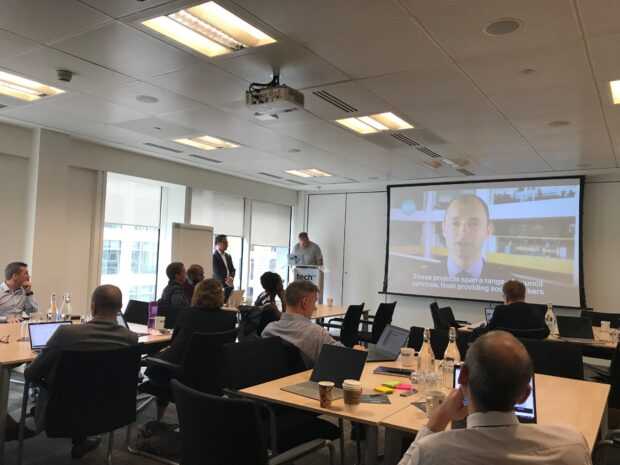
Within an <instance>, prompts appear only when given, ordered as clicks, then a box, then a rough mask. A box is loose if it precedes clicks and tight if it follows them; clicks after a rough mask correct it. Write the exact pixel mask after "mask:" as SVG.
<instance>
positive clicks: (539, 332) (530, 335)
mask: <svg viewBox="0 0 620 465" xmlns="http://www.w3.org/2000/svg"><path fill="white" fill-rule="evenodd" d="M496 329H498V330H501V331H506V332H508V333H510V334H512V335H513V336H514V337H516V338H519V339H539V340H540V339H546V337H547V334H548V331H547V328H535V329H517V328H496Z"/></svg>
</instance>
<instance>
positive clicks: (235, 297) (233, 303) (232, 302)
mask: <svg viewBox="0 0 620 465" xmlns="http://www.w3.org/2000/svg"><path fill="white" fill-rule="evenodd" d="M244 295H245V289H236V290H234V291H232V292H231V293H230V296H229V297H228V300H227V301H226V305H227V306H229V307H238V306H239V305H241V304H243V296H244Z"/></svg>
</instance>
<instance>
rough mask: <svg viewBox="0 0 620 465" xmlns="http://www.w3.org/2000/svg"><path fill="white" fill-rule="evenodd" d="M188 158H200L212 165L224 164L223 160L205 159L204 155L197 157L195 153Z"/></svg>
mask: <svg viewBox="0 0 620 465" xmlns="http://www.w3.org/2000/svg"><path fill="white" fill-rule="evenodd" d="M188 157H192V158H198V159H199V160H204V161H209V162H211V163H222V162H221V160H216V159H215V158H209V157H203V156H202V155H196V154H195V153H190V154H189V155H188Z"/></svg>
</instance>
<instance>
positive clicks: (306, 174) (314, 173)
mask: <svg viewBox="0 0 620 465" xmlns="http://www.w3.org/2000/svg"><path fill="white" fill-rule="evenodd" d="M286 172H287V173H288V174H292V175H293V176H298V177H300V178H317V177H325V176H332V175H331V174H329V173H326V172H325V171H321V170H317V169H316V168H308V169H305V170H287V171H286Z"/></svg>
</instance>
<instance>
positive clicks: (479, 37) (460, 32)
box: [418, 0, 579, 60]
mask: <svg viewBox="0 0 620 465" xmlns="http://www.w3.org/2000/svg"><path fill="white" fill-rule="evenodd" d="M571 3H572V2H570V1H569V0H545V1H544V2H541V1H540V0H519V1H514V0H478V1H475V2H467V3H461V4H458V5H455V6H451V7H448V8H445V9H442V10H438V11H433V12H429V13H423V14H421V15H420V16H419V17H418V18H419V19H420V21H421V23H422V25H424V26H425V27H426V28H427V29H428V31H429V32H430V33H431V34H432V35H433V36H434V37H435V38H436V39H437V40H439V42H441V44H442V45H443V46H444V47H445V49H446V50H447V51H448V53H449V54H450V55H451V56H452V57H453V58H455V59H457V60H462V59H465V58H471V57H479V56H487V55H494V54H499V53H504V52H508V51H512V50H519V49H527V48H533V47H536V46H539V45H545V44H553V43H559V42H562V41H572V40H577V39H579V31H578V28H577V21H576V20H575V18H574V16H573V7H572V4H571ZM504 18H516V19H519V20H521V21H522V22H523V26H522V27H521V28H520V29H519V30H517V31H516V32H514V33H512V34H508V35H505V36H489V35H487V34H485V33H484V32H483V30H484V27H485V26H486V25H487V24H489V23H491V22H493V21H496V20H499V19H504Z"/></svg>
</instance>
